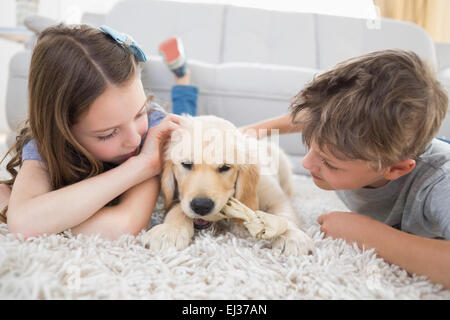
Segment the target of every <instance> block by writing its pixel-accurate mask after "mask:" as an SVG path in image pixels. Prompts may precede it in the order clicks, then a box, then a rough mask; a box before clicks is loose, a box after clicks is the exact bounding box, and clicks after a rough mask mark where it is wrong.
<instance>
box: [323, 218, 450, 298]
mask: <svg viewBox="0 0 450 320" xmlns="http://www.w3.org/2000/svg"><path fill="white" fill-rule="evenodd" d="M318 222H319V224H320V225H321V228H320V230H321V231H322V232H324V234H325V237H332V238H341V239H344V240H345V241H347V242H349V243H352V242H356V243H357V244H358V246H359V247H360V248H363V247H364V248H365V249H372V248H374V249H375V252H376V253H377V255H378V256H380V257H381V258H383V259H385V260H386V261H388V262H389V263H393V264H396V265H398V266H400V267H401V268H403V269H405V270H406V271H408V272H409V273H416V274H418V275H424V276H427V277H428V278H429V279H430V280H431V281H433V282H436V283H440V284H442V285H444V287H445V288H447V289H450V272H448V270H450V241H446V240H436V239H428V238H423V237H419V236H416V235H412V234H409V233H406V232H403V231H399V230H397V229H394V228H392V227H390V226H388V225H386V224H384V223H382V222H379V221H376V220H374V219H371V218H369V217H367V216H364V215H361V214H358V213H353V212H330V213H326V214H323V215H321V216H320V217H319V218H318Z"/></svg>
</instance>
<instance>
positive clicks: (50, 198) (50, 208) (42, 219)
mask: <svg viewBox="0 0 450 320" xmlns="http://www.w3.org/2000/svg"><path fill="white" fill-rule="evenodd" d="M141 161H143V159H140V158H138V157H133V158H130V159H129V160H127V161H126V162H124V163H123V164H121V165H120V166H118V167H116V168H114V169H111V170H109V171H106V172H104V173H102V174H99V175H97V176H95V177H92V178H89V179H86V180H83V181H80V182H78V183H75V184H72V185H69V186H67V187H64V188H61V189H58V190H54V191H51V192H48V193H45V194H42V195H40V196H37V197H34V198H32V199H29V200H27V201H25V202H24V203H21V204H20V205H17V207H14V208H10V209H9V213H8V226H9V229H10V231H11V232H13V233H21V234H23V235H24V236H25V237H31V236H36V235H40V234H44V233H47V234H53V233H58V232H61V231H64V230H66V229H68V228H71V227H73V226H77V225H79V224H80V223H82V222H83V221H85V220H87V219H88V218H90V217H91V216H92V215H93V214H94V213H96V212H98V211H99V210H100V209H102V208H103V207H104V206H105V205H106V204H107V203H108V202H110V201H111V200H112V199H114V198H116V197H117V196H119V195H120V194H122V193H124V192H125V191H126V190H128V189H130V188H131V187H132V186H134V185H136V184H139V183H141V182H143V181H144V180H146V179H148V178H150V177H151V176H152V175H156V174H158V173H159V172H153V173H152V171H151V170H150V169H149V168H148V167H145V166H143V165H142V163H141ZM12 210H14V212H11V211H12Z"/></svg>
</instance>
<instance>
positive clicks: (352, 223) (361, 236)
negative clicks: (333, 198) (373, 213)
mask: <svg viewBox="0 0 450 320" xmlns="http://www.w3.org/2000/svg"><path fill="white" fill-rule="evenodd" d="M317 222H318V223H319V224H320V231H321V232H323V233H324V237H325V238H327V237H332V238H333V239H344V240H345V241H347V242H349V243H351V242H355V241H356V242H357V243H358V244H363V243H364V241H365V239H366V237H367V236H368V235H369V234H370V233H371V232H374V231H375V230H376V229H377V226H378V224H379V223H381V222H378V221H376V220H373V219H372V218H369V217H367V216H364V215H362V214H359V213H354V212H341V211H333V212H329V213H325V214H322V215H321V216H319V218H317Z"/></svg>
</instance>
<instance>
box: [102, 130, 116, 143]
mask: <svg viewBox="0 0 450 320" xmlns="http://www.w3.org/2000/svg"><path fill="white" fill-rule="evenodd" d="M117 133H118V130H117V129H114V130H113V132H111V133H110V134H108V135H106V136H99V137H97V138H98V139H99V140H101V141H106V140H108V139H111V138H113V137H114V136H115V135H117Z"/></svg>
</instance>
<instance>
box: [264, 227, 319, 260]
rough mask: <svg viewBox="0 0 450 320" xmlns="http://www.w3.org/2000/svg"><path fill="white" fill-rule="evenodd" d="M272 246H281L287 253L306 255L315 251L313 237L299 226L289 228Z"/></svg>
mask: <svg viewBox="0 0 450 320" xmlns="http://www.w3.org/2000/svg"><path fill="white" fill-rule="evenodd" d="M272 248H279V249H281V251H282V252H283V253H284V254H287V255H296V256H300V255H306V254H311V253H312V252H313V251H314V243H313V241H312V239H311V238H310V237H309V236H308V235H307V234H306V233H304V232H303V231H301V230H300V229H298V228H289V229H288V230H287V231H286V232H285V233H284V234H282V235H280V236H279V237H277V238H276V239H275V240H274V241H273V243H272Z"/></svg>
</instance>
